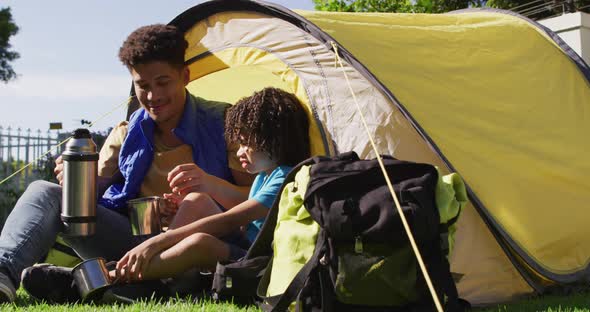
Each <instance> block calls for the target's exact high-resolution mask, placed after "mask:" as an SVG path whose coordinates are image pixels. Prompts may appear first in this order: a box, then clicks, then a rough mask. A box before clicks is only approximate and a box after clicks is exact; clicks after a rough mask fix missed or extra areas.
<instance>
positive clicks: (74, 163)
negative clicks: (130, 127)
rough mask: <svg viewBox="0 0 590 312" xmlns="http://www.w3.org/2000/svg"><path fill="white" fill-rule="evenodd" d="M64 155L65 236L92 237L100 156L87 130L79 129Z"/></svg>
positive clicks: (62, 210)
mask: <svg viewBox="0 0 590 312" xmlns="http://www.w3.org/2000/svg"><path fill="white" fill-rule="evenodd" d="M72 135H73V136H72V138H70V140H69V141H68V143H67V144H66V148H65V151H64V152H63V153H62V159H63V164H64V168H63V183H62V186H63V187H62V206H61V207H62V208H61V221H62V222H63V223H64V231H63V233H64V234H65V235H69V236H89V235H93V234H94V232H95V227H96V200H97V176H98V153H97V152H96V144H94V141H92V137H91V136H90V132H89V131H88V129H77V130H75V131H74V132H73V134H72Z"/></svg>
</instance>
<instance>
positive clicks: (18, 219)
mask: <svg viewBox="0 0 590 312" xmlns="http://www.w3.org/2000/svg"><path fill="white" fill-rule="evenodd" d="M60 214H61V187H60V186H59V185H57V184H54V183H50V182H46V181H35V182H33V183H31V184H30V185H29V187H28V188H27V190H26V191H25V192H24V193H23V195H22V196H21V197H20V198H19V200H18V202H17V203H16V205H15V206H14V209H13V210H12V211H11V213H10V215H9V216H8V218H7V219H6V223H4V228H3V229H2V234H1V235H0V273H1V274H4V275H7V276H8V277H9V278H10V280H11V281H12V283H13V285H12V286H14V287H15V288H18V285H19V283H20V274H21V272H22V270H23V269H24V268H26V267H28V266H31V265H33V264H34V263H36V262H38V261H40V260H41V259H42V257H43V256H44V255H45V254H46V253H47V252H48V251H49V249H50V248H51V246H52V245H53V243H54V242H55V238H56V237H57V234H58V233H59V232H60V231H61V230H62V226H63V225H62V223H61V220H60Z"/></svg>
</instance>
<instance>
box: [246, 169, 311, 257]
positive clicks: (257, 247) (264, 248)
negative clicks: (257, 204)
mask: <svg viewBox="0 0 590 312" xmlns="http://www.w3.org/2000/svg"><path fill="white" fill-rule="evenodd" d="M317 159H318V157H313V158H308V159H306V160H304V161H302V162H300V163H299V164H297V166H295V167H294V168H293V169H291V171H290V172H289V174H287V177H286V178H285V180H284V181H283V184H282V185H281V188H280V189H279V192H278V193H277V196H276V197H275V200H274V201H273V204H272V207H271V208H270V209H269V212H268V214H267V215H266V219H265V221H264V223H263V225H262V228H261V229H260V232H259V233H258V236H256V239H255V240H254V242H253V243H252V246H250V248H249V249H248V252H247V253H246V256H245V259H251V258H255V257H260V256H268V255H271V254H272V241H273V239H274V233H275V227H276V226H277V215H278V213H279V202H280V201H281V194H282V193H283V189H284V188H285V186H286V185H287V184H289V183H290V182H293V180H295V175H296V174H297V172H299V170H300V169H301V167H303V166H306V165H311V164H314V163H316V162H318V160H317Z"/></svg>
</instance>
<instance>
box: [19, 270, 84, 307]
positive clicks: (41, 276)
mask: <svg viewBox="0 0 590 312" xmlns="http://www.w3.org/2000/svg"><path fill="white" fill-rule="evenodd" d="M21 285H22V286H23V288H24V289H25V290H26V291H27V293H28V294H29V295H30V296H31V297H33V298H35V299H37V300H44V301H46V302H48V303H72V302H76V301H81V299H82V298H81V297H80V293H79V292H78V288H77V287H76V285H75V284H74V276H73V274H72V269H71V268H64V267H59V266H55V265H53V264H47V263H43V264H36V265H34V266H32V267H28V268H26V269H25V270H24V271H23V273H22V275H21Z"/></svg>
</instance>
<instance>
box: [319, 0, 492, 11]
mask: <svg viewBox="0 0 590 312" xmlns="http://www.w3.org/2000/svg"><path fill="white" fill-rule="evenodd" d="M314 3H315V9H316V10H319V11H339V12H397V13H443V12H449V11H453V10H459V9H464V8H467V7H479V6H482V5H483V3H484V2H482V1H480V0H417V1H411V0H314Z"/></svg>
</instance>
